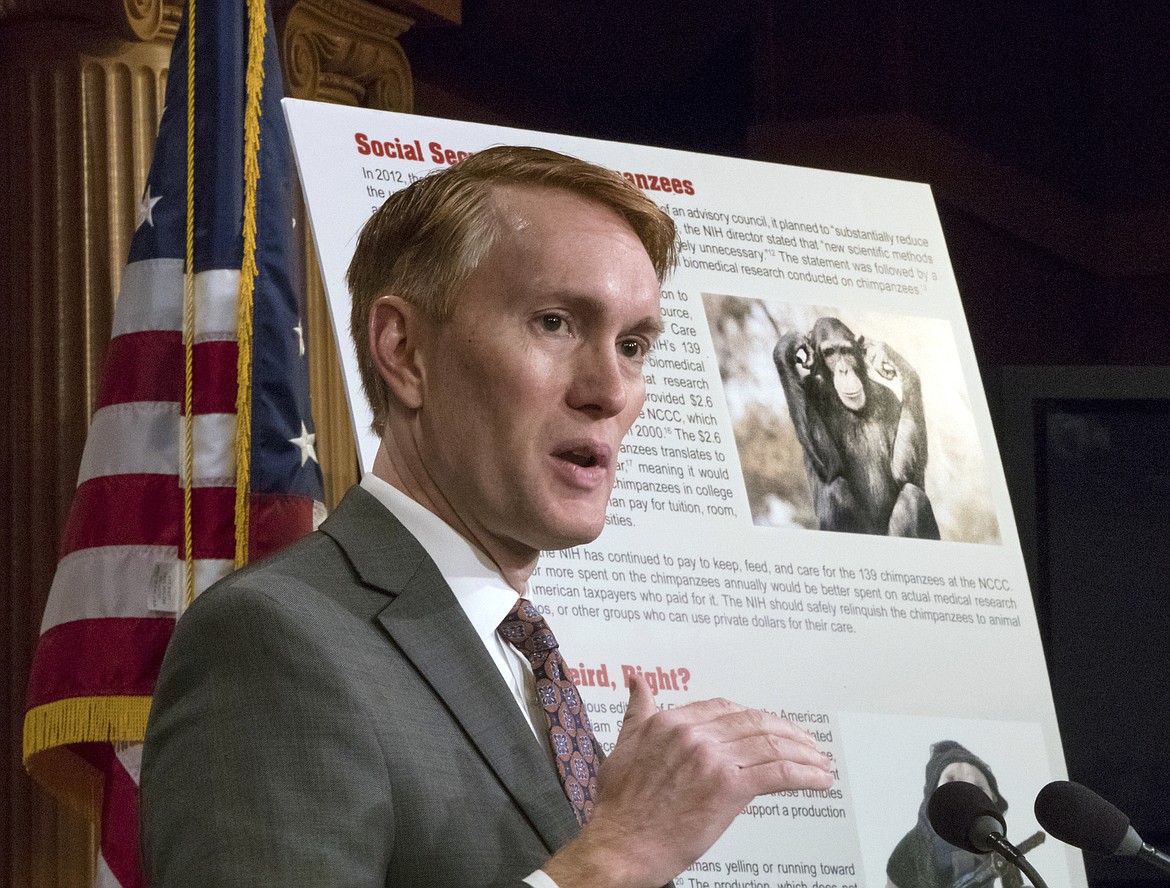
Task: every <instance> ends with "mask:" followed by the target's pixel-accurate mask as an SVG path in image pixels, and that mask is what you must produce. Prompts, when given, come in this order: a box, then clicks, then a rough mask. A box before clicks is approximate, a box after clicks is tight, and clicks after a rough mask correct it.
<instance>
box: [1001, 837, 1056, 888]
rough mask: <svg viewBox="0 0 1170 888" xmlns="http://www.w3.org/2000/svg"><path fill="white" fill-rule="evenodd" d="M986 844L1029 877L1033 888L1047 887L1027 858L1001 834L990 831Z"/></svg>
mask: <svg viewBox="0 0 1170 888" xmlns="http://www.w3.org/2000/svg"><path fill="white" fill-rule="evenodd" d="M987 844H989V845H991V847H992V848H993V849H995V852H996V853H997V854H998V855H999V856H1000V857H1002V858H1003V859H1004V860H1006V861H1008V862H1009V863H1011V864H1013V865H1014V866H1015V867H1016V868H1017V869H1018V870H1019V871H1020V872H1022V873H1023V874H1024V875H1025V876H1027V877H1028V878H1029V879H1031V880H1032V884H1033V885H1034V886H1035V888H1048V883H1046V882H1045V881H1044V880H1043V879H1042V878H1040V874H1039V873H1038V872H1036V868H1035V867H1033V866H1032V864H1030V863H1029V862H1028V858H1026V857H1024V855H1023V854H1022V853H1021V852H1020V850H1019V849H1018V848H1017V847H1016V846H1015V845H1013V844H1012V843H1011V842H1009V841H1008V840H1007V839H1005V838H1004V837H1003V836H1002V835H1000V834H999V833H997V832H993V833H991V834H990V835H989V836H988V837H987Z"/></svg>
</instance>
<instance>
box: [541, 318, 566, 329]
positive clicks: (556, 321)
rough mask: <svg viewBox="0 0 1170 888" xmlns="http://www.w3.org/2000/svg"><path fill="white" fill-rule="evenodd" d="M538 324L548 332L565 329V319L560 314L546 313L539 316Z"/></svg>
mask: <svg viewBox="0 0 1170 888" xmlns="http://www.w3.org/2000/svg"><path fill="white" fill-rule="evenodd" d="M540 325H541V326H542V327H543V328H544V329H545V330H547V331H548V332H549V333H560V332H561V331H562V330H564V329H565V319H564V318H562V317H561V316H560V315H554V314H547V315H544V316H542V317H541V319H540Z"/></svg>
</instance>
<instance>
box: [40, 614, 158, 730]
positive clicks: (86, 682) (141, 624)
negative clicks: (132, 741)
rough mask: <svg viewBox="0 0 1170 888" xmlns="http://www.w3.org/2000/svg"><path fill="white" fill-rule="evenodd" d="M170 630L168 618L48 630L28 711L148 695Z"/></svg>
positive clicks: (100, 621)
mask: <svg viewBox="0 0 1170 888" xmlns="http://www.w3.org/2000/svg"><path fill="white" fill-rule="evenodd" d="M144 594H145V593H144ZM174 628H175V621H174V619H173V618H170V617H157V618H155V617H105V618H102V619H98V620H72V621H70V622H68V623H61V624H60V625H58V626H54V627H53V628H51V629H48V630H47V631H45V633H44V634H43V635H41V640H40V643H39V644H38V645H37V651H36V654H35V655H34V659H33V666H32V672H31V675H30V677H29V682H28V707H29V708H30V709H31V708H32V707H34V706H41V705H43V704H45V703H54V702H56V701H57V700H65V699H69V698H71V697H123V696H124V697H149V696H151V695H153V694H154V685H155V680H156V678H157V677H158V667H159V664H161V663H162V657H163V652H164V651H165V650H166V648H167V642H169V641H170V640H171V633H172V632H173V631H174Z"/></svg>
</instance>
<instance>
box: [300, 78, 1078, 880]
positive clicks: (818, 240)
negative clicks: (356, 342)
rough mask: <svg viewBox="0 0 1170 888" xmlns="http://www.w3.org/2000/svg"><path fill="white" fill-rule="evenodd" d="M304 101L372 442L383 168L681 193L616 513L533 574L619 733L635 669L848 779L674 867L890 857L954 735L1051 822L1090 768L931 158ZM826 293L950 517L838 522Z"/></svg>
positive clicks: (1055, 872)
mask: <svg viewBox="0 0 1170 888" xmlns="http://www.w3.org/2000/svg"><path fill="white" fill-rule="evenodd" d="M285 112H286V115H287V117H288V120H289V128H290V132H291V135H292V139H293V143H294V150H295V154H296V157H297V163H298V168H299V171H300V176H301V181H302V185H303V187H304V193H305V199H306V203H307V206H308V210H309V216H310V222H311V225H312V230H313V236H314V238H315V241H316V246H317V252H318V255H319V257H320V261H321V266H322V271H323V275H324V281H325V289H326V293H327V296H328V299H329V302H330V306H331V313H332V317H333V323H334V332H335V334H336V337H337V341H338V342H339V343H341V345H339V348H340V351H341V359H342V365H343V370H344V375H345V380H346V386H347V393H348V397H349V400H350V407H351V409H352V411H353V415H354V418H355V422H354V426H355V428H356V429H358V430H359V432H358V434H359V440H358V449H359V452H360V459H361V464H362V467H363V469H367V470H368V468H369V467H370V466H371V465H372V462H373V456H374V453H375V451H376V449H377V441H376V439H374V438H373V436H372V435H371V434H370V433H369V432H368V431H366V430H367V429H368V426H369V421H370V415H369V410H368V407H367V405H366V404H365V401H364V398H363V397H362V395H361V389H360V383H359V381H358V373H357V370H356V363H355V357H354V352H353V347H352V344H351V343H350V342H349V336H348V333H347V331H348V325H349V295H348V291H347V288H346V285H345V280H344V276H345V270H346V267H347V265H348V263H349V259H350V256H351V254H352V251H353V248H354V244H355V241H356V236H357V232H358V230H359V229H360V227H361V226H362V224H363V223H364V222H365V220H366V219H367V218H368V217H369V215H370V213H372V212H373V211H374V210H375V209H376V208H377V206H379V205H380V204H381V202H382V200H383V199H384V198H385V197H386V195H388V194H389V193H391V192H392V191H394V190H396V189H398V188H400V187H403V186H405V185H407V184H409V183H410V182H412V181H414V180H416V179H417V178H419V177H421V176H423V175H425V174H427V173H428V172H430V171H432V170H434V169H436V168H440V167H445V166H448V165H450V164H451V163H453V162H455V161H457V160H458V159H459V158H460V157H462V156H465V155H466V154H467V153H468V152H473V151H476V150H479V149H482V148H485V147H488V146H491V145H495V144H532V145H540V146H544V147H547V148H551V149H554V150H557V151H562V152H564V153H567V154H572V155H574V156H577V157H582V158H584V159H587V160H590V161H593V162H596V163H599V164H602V165H605V166H608V167H610V168H612V169H615V170H618V171H620V172H622V173H623V174H624V175H626V177H627V178H629V179H631V180H632V181H634V182H635V184H637V185H638V186H639V187H641V188H643V190H644V191H645V192H646V193H647V194H648V195H649V196H650V197H651V198H652V199H654V200H655V201H656V202H657V203H658V204H659V205H660V206H662V207H663V209H664V210H665V211H666V212H668V213H669V214H670V215H671V216H672V217H673V218H674V220H675V222H676V224H677V226H678V229H679V234H680V239H681V246H682V252H681V258H680V262H679V266H678V268H677V270H676V271H675V272H674V274H673V275H672V276H671V277H670V279H669V280H668V281H667V282H666V284H665V286H664V290H663V302H662V306H663V320H664V323H665V328H666V329H665V334H664V336H663V337H662V340H661V341H660V342H659V343H658V345H657V346H656V347H655V350H654V351H653V352H652V353H651V355H650V356H649V357H648V359H647V363H646V375H647V383H648V384H647V400H646V405H645V408H644V410H643V413H642V416H641V417H640V419H639V421H638V422H637V423H636V424H635V426H634V428H633V430H632V431H631V433H630V434H629V436H627V439H626V442H625V444H624V445H623V447H622V451H621V454H620V458H619V465H618V481H617V484H616V487H615V490H614V495H613V499H612V502H611V507H610V511H609V515H608V517H607V527H606V530H605V531H604V533H603V534H602V535H601V537H600V538H599V539H598V540H597V541H596V542H595V543H593V544H590V545H589V546H582V547H578V548H575V549H571V550H567V551H564V552H553V553H546V554H545V555H544V556H542V559H541V563H540V566H539V567H538V569H537V572H536V573H535V574H534V575H533V577H532V580H531V583H530V597H531V598H532V600H533V602H534V603H535V604H536V605H537V606H538V607H540V608H541V609H543V610H545V611H546V612H547V613H548V614H549V615H550V620H551V621H552V622H553V625H554V626H555V627H556V631H557V635H558V637H559V638H560V640H561V647H562V649H563V650H564V651H566V652H568V653H567V657H568V659H569V660H570V661H571V662H570V665H571V666H576V667H577V669H578V675H576V676H574V677H575V679H576V680H577V682H578V684H579V686H580V687H581V690H582V694H583V696H584V697H585V699H586V701H587V704H588V707H589V711H590V716H591V719H592V720H593V724H594V728H595V732H596V734H597V738H598V740H599V741H600V742H601V743H602V745H603V746H605V747H606V748H609V747H610V746H611V745H612V743H613V741H614V740H615V739H616V737H617V731H618V728H619V725H620V716H621V713H622V711H623V710H624V706H625V700H626V694H625V691H624V689H623V688H622V675H623V672H625V671H636V672H641V673H642V674H644V675H646V676H647V678H648V679H649V680H650V683H651V685H652V687H654V689H655V695H656V701H657V702H658V704H659V706H662V707H669V706H680V705H684V704H686V703H687V702H691V701H694V700H699V699H704V698H708V697H713V696H726V697H730V698H732V699H735V700H737V701H739V702H742V703H744V704H747V705H751V706H757V707H762V708H765V709H769V710H771V711H773V712H777V713H780V714H782V715H784V716H786V717H789V718H792V719H793V720H795V721H797V722H798V723H800V724H802V725H803V726H804V727H805V728H806V729H807V730H809V731H811V732H812V733H813V734H814V736H816V737H817V739H818V741H819V742H820V745H821V747H822V748H823V749H825V750H826V751H828V752H830V753H831V754H832V756H833V758H834V762H835V766H836V768H835V774H836V778H837V779H836V781H835V784H834V787H833V789H831V790H828V791H826V792H821V793H813V792H799V793H790V794H777V795H772V796H764V797H760V798H758V799H756V800H755V802H753V803H752V804H750V805H749V806H747V808H746V809H745V810H744V812H743V814H742V815H741V816H740V817H739V818H738V819H737V821H736V822H735V823H734V824H733V826H732V828H731V829H729V831H728V832H727V833H726V834H725V836H724V837H723V838H722V839H720V841H719V842H718V843H717V844H716V845H715V846H714V847H713V848H712V849H711V851H710V852H709V853H708V854H707V855H705V856H704V857H703V858H702V859H701V860H700V861H699V862H697V863H696V865H695V866H694V867H692V868H691V869H690V870H688V871H686V872H684V873H683V874H682V875H681V876H680V879H679V884H680V885H682V886H684V888H720V886H728V888H731V886H734V888H762V886H769V888H792V886H797V885H802V884H803V885H805V886H820V888H838V886H839V888H849V886H855V885H877V886H880V885H884V884H885V883H886V864H887V861H888V860H889V858H890V855H891V852H892V851H893V849H894V848H895V846H897V845H898V843H899V841H900V840H902V839H903V837H905V836H907V834H909V833H912V832H913V830H914V829H915V828H916V822H917V818H918V816H919V808H920V805H921V804H922V801H923V798H924V774H925V769H926V767H927V762H928V758H929V757H930V755H931V750H932V746H933V745H934V744H938V743H942V742H944V741H954V742H956V743H959V744H961V745H962V746H963V747H965V748H966V749H967V750H969V751H970V752H971V753H973V754H974V755H975V756H978V757H979V758H980V759H981V760H982V761H983V762H985V763H986V764H987V765H988V766H989V767H990V769H991V771H992V772H993V773H994V777H995V780H996V782H997V783H998V787H999V790H1000V791H1001V793H1002V795H1003V797H1004V798H1005V799H1006V800H1007V802H1008V804H1009V808H1008V811H1007V815H1006V816H1007V820H1008V838H1009V839H1012V840H1014V841H1016V842H1017V843H1018V842H1021V841H1023V840H1025V839H1026V838H1028V837H1029V836H1032V835H1033V834H1034V833H1035V832H1037V831H1038V829H1039V827H1038V826H1037V825H1036V822H1035V820H1034V818H1033V816H1032V812H1031V803H1032V800H1033V799H1034V798H1035V795H1036V793H1037V792H1038V791H1039V789H1040V788H1041V787H1042V786H1043V785H1044V784H1046V783H1047V782H1049V781H1050V780H1053V779H1061V778H1064V777H1065V776H1066V775H1065V769H1064V763H1063V757H1062V754H1061V747H1060V740H1059V736H1058V732H1057V724H1056V717H1055V713H1054V710H1053V706H1052V699H1051V694H1050V691H1049V685H1048V679H1047V673H1046V671H1045V666H1044V660H1043V655H1042V652H1041V646H1040V642H1039V638H1038V634H1037V628H1036V619H1035V614H1034V612H1033V608H1032V601H1031V596H1030V593H1029V589H1028V583H1027V577H1026V574H1025V570H1024V564H1023V560H1022V558H1021V554H1020V547H1019V541H1018V538H1017V536H1016V531H1015V527H1014V524H1013V521H1012V513H1011V505H1010V502H1009V499H1008V493H1007V488H1006V485H1005V482H1004V475H1003V470H1002V467H1001V466H1000V464H999V461H998V455H997V450H996V447H995V442H994V437H993V432H992V427H991V422H990V418H989V415H988V410H987V404H986V401H985V398H984V395H983V390H982V387H981V385H980V382H979V376H978V369H977V365H976V361H975V356H974V353H973V350H972V346H971V339H970V334H969V332H968V329H967V324H966V320H965V318H964V315H963V310H962V305H961V302H960V299H959V294H958V291H957V289H956V286H955V281H954V275H953V272H952V269H951V264H950V260H949V257H948V255H947V251H946V247H945V244H944V242H943V234H942V230H941V227H940V225H939V220H938V215H937V212H936V210H935V207H934V204H933V200H932V198H931V194H930V190H929V188H928V187H927V186H925V185H920V184H913V183H907V182H899V181H891V180H884V179H877V178H871V177H863V176H855V175H848V174H841V173H829V172H824V171H818V170H810V169H803V168H797V167H789V166H781V165H775V164H765V163H759V162H754V161H746V160H735V159H728V158H719V157H712V156H706V155H699V154H693V153H688V152H681V151H671V150H664V149H657V148H650V147H645V146H638V145H628V144H619V143H612V142H602V141H596V140H590V139H583V138H575V137H569V136H559V135H551V134H547V133H537V132H529V131H523V130H515V129H508V128H504V127H496V126H484V125H477V124H466V123H459V122H454V121H446V120H437V119H431V118H425V117H418V116H411V115H400V114H393V113H388V112H376V111H368V110H360V109H352V108H344V107H340V106H336V105H325V104H318V103H311V102H303V101H298V100H291V99H289V100H285ZM824 318H833V319H836V321H835V322H834V323H837V324H843V325H845V326H846V327H847V328H848V329H849V330H850V331H852V333H853V334H854V335H855V336H856V337H863V338H864V342H865V343H867V344H868V348H865V351H866V354H867V355H871V356H873V357H872V368H873V369H872V370H869V371H867V373H868V375H869V377H870V378H871V380H873V381H874V384H871V385H870V387H869V389H868V391H870V392H877V391H879V389H880V390H882V391H885V392H892V393H893V396H894V397H895V398H897V402H896V403H898V404H901V405H902V409H903V410H905V409H907V408H906V406H905V405H906V404H908V403H911V402H913V401H914V400H915V398H914V395H913V392H914V390H915V389H918V390H920V392H921V405H922V406H921V410H920V411H918V414H919V416H918V418H919V419H920V420H921V421H922V422H923V423H924V425H925V438H926V441H927V451H926V456H927V460H926V469H925V484H924V490H925V495H926V497H927V498H928V499H929V502H930V505H931V508H932V510H933V514H934V516H935V520H936V521H937V525H938V530H939V537H940V538H939V539H907V538H896V537H891V536H887V535H884V534H881V533H859V532H841V531H834V530H821V529H819V521H820V519H819V517H818V512H817V510H816V508H815V506H814V503H813V494H812V490H811V486H810V479H809V476H808V473H807V472H806V467H805V456H804V454H805V448H804V445H803V444H802V441H801V438H800V437H798V434H797V425H798V422H799V420H798V419H797V418H795V417H796V414H794V413H793V411H792V410H790V408H789V399H788V398H786V396H785V390H784V388H783V387H782V385H781V383H780V377H779V372H778V367H779V365H780V364H783V365H785V366H789V367H793V368H794V372H796V374H797V378H798V379H799V378H800V377H801V370H800V369H797V368H795V367H794V365H793V363H792V361H791V360H789V359H788V358H786V357H781V359H780V362H779V364H778V363H777V360H776V358H775V357H774V354H773V352H774V349H775V348H776V346H777V343H778V341H779V340H780V339H781V337H782V336H784V335H785V334H788V333H795V334H797V335H798V336H799V335H800V334H808V333H810V332H811V331H812V330H813V328H814V326H815V325H816V323H817V322H818V320H819V319H824ZM793 341H795V340H793ZM881 343H884V344H885V350H884V351H883V350H882V349H880V348H879V345H880V344H881ZM863 348H864V346H863ZM878 377H881V379H882V380H884V381H882V382H881V383H880V384H878V383H877V379H878ZM875 385H877V387H876V388H875V387H874V386H875ZM881 396H882V397H884V398H887V400H888V398H889V396H888V395H886V394H883V395H881ZM871 397H877V396H876V395H871ZM574 651H581V652H588V654H587V657H586V656H582V657H578V658H574V657H573V656H572V653H571V652H574ZM1029 859H1031V860H1032V862H1033V863H1034V865H1035V866H1036V867H1037V868H1038V869H1039V870H1040V872H1041V873H1042V874H1044V875H1045V877H1046V878H1047V879H1048V880H1049V882H1050V883H1051V884H1054V885H1055V884H1062V885H1064V884H1067V885H1084V884H1085V881H1084V873H1083V869H1082V867H1081V864H1080V861H1079V858H1078V855H1077V854H1075V853H1074V852H1072V851H1071V850H1069V849H1067V848H1065V847H1064V846H1062V845H1060V844H1059V843H1058V842H1056V841H1055V840H1054V839H1048V840H1047V841H1045V842H1043V843H1042V844H1040V845H1039V847H1037V848H1036V849H1035V850H1034V851H1032V852H1031V853H1030V854H1029Z"/></svg>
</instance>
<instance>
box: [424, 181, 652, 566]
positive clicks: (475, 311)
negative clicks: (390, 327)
mask: <svg viewBox="0 0 1170 888" xmlns="http://www.w3.org/2000/svg"><path fill="white" fill-rule="evenodd" d="M496 198H497V201H498V206H499V207H500V209H501V218H502V219H503V225H502V230H501V232H500V234H499V236H498V237H497V239H496V241H495V243H494V244H493V246H492V248H491V250H490V251H489V253H488V255H487V256H486V257H485V258H484V259H483V261H482V262H481V263H480V265H479V267H478V268H477V269H476V271H475V272H474V273H473V274H472V275H471V277H470V278H469V279H468V280H467V282H466V284H465V285H464V286H463V287H462V289H461V291H460V292H459V293H458V294H457V296H456V302H455V311H454V313H453V315H452V317H451V318H450V319H449V320H448V321H446V322H444V323H441V324H437V325H431V329H430V330H429V333H428V335H427V336H426V337H424V342H425V343H426V345H425V347H424V349H423V351H422V354H421V367H422V372H423V395H422V404H421V408H420V409H419V411H418V413H417V419H416V426H415V434H416V441H417V447H418V454H419V457H420V461H421V464H422V466H423V468H424V470H425V471H426V473H427V475H428V476H429V481H430V482H431V484H433V486H434V488H435V489H437V491H438V492H439V494H440V495H441V497H442V499H443V500H445V507H442V508H443V510H444V511H446V510H447V509H449V510H450V513H454V516H455V517H457V519H458V521H459V522H460V523H462V524H463V525H464V526H465V527H466V528H467V529H468V530H469V531H470V533H471V535H472V536H473V537H474V538H475V539H476V541H477V542H478V543H479V544H480V546H481V547H482V548H484V549H485V550H486V551H488V552H489V554H493V553H496V552H498V551H500V550H501V549H502V550H504V551H509V552H512V553H517V554H520V555H521V556H523V555H524V553H526V552H529V551H531V552H532V553H535V552H536V551H539V550H541V549H555V548H564V547H567V546H573V545H578V544H580V543H585V542H589V541H590V540H593V539H594V538H596V537H597V535H598V534H599V533H601V531H602V529H603V527H604V522H605V509H606V505H607V503H608V501H609V495H610V491H611V490H612V488H613V481H614V470H615V467H616V464H617V457H618V448H619V446H620V445H621V441H622V438H623V437H624V436H625V434H626V432H627V431H628V430H629V428H630V426H631V425H632V424H633V422H634V420H635V419H636V418H637V417H638V413H639V412H640V411H641V409H642V402H643V399H644V397H645V380H644V379H643V376H642V369H643V361H644V358H645V355H646V352H647V350H648V349H649V347H650V346H651V345H652V344H653V341H654V339H655V338H656V337H657V335H658V333H659V331H660V328H661V322H660V320H659V287H658V280H657V277H656V275H655V272H654V267H653V265H652V264H651V262H650V258H649V257H648V256H647V255H646V251H645V249H644V248H643V247H642V244H641V242H640V241H639V240H638V238H637V236H636V235H635V234H634V232H633V230H632V229H631V228H630V227H629V225H628V224H627V223H626V222H625V221H623V220H622V219H621V218H620V217H619V216H617V215H616V214H615V213H614V212H613V211H612V210H610V209H608V208H606V207H604V206H602V205H600V204H597V203H594V202H592V201H589V200H586V199H584V198H582V197H579V196H576V195H573V194H570V193H568V192H564V191H559V190H553V189H536V188H501V189H499V191H498V192H497V195H496Z"/></svg>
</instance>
